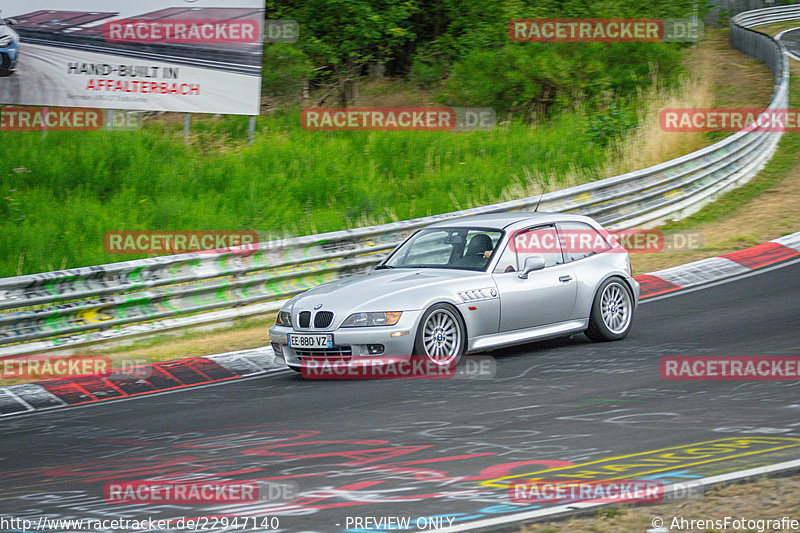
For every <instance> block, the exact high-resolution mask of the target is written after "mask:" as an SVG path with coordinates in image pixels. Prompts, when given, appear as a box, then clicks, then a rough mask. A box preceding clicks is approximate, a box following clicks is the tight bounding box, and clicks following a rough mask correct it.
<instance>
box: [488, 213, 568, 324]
mask: <svg viewBox="0 0 800 533" xmlns="http://www.w3.org/2000/svg"><path fill="white" fill-rule="evenodd" d="M534 255H540V256H542V257H544V259H545V267H544V268H543V269H541V270H536V271H533V272H530V273H529V275H528V277H527V279H521V278H520V277H519V274H520V272H521V271H522V269H523V266H524V265H525V259H526V258H527V257H530V256H534ZM492 277H493V278H494V282H495V284H496V285H497V290H498V293H499V296H500V331H501V332H504V331H514V330H518V329H524V328H531V327H535V326H543V325H546V324H553V323H556V322H563V321H566V320H569V319H570V317H571V315H572V309H573V307H574V306H575V298H576V296H577V283H576V281H575V273H574V271H573V267H572V265H570V264H565V263H564V255H563V253H562V251H561V245H560V243H559V239H558V234H557V233H556V229H555V227H554V226H553V225H552V224H549V225H544V226H542V225H539V226H535V227H531V228H527V229H525V230H522V231H517V232H515V233H514V234H513V235H512V236H511V237H510V238H509V240H508V243H507V244H506V248H505V250H504V251H503V252H502V254H501V255H500V260H499V262H498V263H497V266H496V267H495V269H494V272H493V274H492Z"/></svg>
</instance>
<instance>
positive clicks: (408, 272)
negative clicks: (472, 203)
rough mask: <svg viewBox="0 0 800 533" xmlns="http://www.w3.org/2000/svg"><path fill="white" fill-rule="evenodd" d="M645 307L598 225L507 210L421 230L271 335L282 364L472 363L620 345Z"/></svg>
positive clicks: (316, 296)
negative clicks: (571, 346)
mask: <svg viewBox="0 0 800 533" xmlns="http://www.w3.org/2000/svg"><path fill="white" fill-rule="evenodd" d="M638 299H639V284H638V283H637V282H636V280H635V279H633V276H632V274H631V265H630V258H629V255H628V251H627V250H626V249H625V248H623V247H622V246H621V245H620V244H619V243H618V242H617V241H616V240H615V239H614V238H613V236H611V235H610V234H609V232H607V231H606V230H605V229H604V228H603V227H602V226H600V224H598V223H597V222H596V221H594V220H592V219H591V218H589V217H585V216H580V215H569V214H561V213H499V214H489V215H477V216H471V217H464V218H458V219H452V220H447V221H443V222H439V223H436V224H433V225H430V226H427V227H425V228H422V229H420V230H417V231H416V232H414V233H412V234H411V235H410V236H409V237H408V238H407V239H406V240H405V241H404V242H403V243H402V244H400V245H399V246H397V247H396V248H395V249H394V250H393V251H392V252H391V253H390V254H388V255H387V256H386V257H385V258H384V259H383V260H382V261H381V262H380V263H379V264H378V265H377V266H375V268H374V269H373V270H372V271H371V272H369V273H368V274H361V275H357V276H352V277H349V278H345V279H341V280H338V281H334V282H330V283H326V284H324V285H320V286H319V287H315V288H313V289H310V290H308V291H306V292H304V293H302V294H300V295H297V296H295V297H294V298H292V299H291V300H289V301H288V302H287V303H286V304H285V305H284V306H283V307H282V308H281V310H280V311H279V312H278V316H277V320H276V323H275V325H274V326H272V327H271V328H270V330H269V333H270V341H271V345H272V348H273V350H274V352H275V355H276V356H277V357H279V358H283V360H284V361H285V362H286V364H287V365H288V366H289V367H290V368H292V369H294V370H297V371H300V368H301V366H302V364H303V359H304V358H314V359H316V360H318V359H319V358H323V359H326V360H327V359H330V360H331V361H336V362H337V363H347V362H348V361H350V360H351V358H357V359H359V360H364V358H376V359H379V358H381V357H389V356H390V357H392V358H396V357H397V356H406V355H407V356H409V357H411V356H420V357H423V358H427V359H426V360H429V361H431V362H433V363H435V364H438V365H453V364H456V363H457V362H458V360H459V359H460V358H461V356H462V355H464V354H466V353H472V352H481V351H487V350H491V349H494V348H498V347H502V346H510V345H515V344H522V343H527V342H531V341H536V340H542V339H547V338H554V337H561V336H566V335H569V334H575V333H580V332H583V333H585V334H586V336H587V337H589V338H590V339H592V340H596V341H615V340H620V339H622V338H624V337H625V336H626V335H627V334H628V332H629V331H630V330H631V326H632V324H633V314H634V311H635V310H636V306H637V303H638Z"/></svg>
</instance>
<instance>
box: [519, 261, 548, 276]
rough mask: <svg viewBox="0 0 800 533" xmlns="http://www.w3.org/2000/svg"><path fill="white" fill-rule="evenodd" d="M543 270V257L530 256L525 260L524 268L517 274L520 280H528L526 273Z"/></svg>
mask: <svg viewBox="0 0 800 533" xmlns="http://www.w3.org/2000/svg"><path fill="white" fill-rule="evenodd" d="M543 268H544V257H542V256H541V255H531V256H529V257H526V258H525V267H524V268H523V269H522V272H520V273H519V277H520V279H528V273H530V272H533V271H534V270H541V269H543Z"/></svg>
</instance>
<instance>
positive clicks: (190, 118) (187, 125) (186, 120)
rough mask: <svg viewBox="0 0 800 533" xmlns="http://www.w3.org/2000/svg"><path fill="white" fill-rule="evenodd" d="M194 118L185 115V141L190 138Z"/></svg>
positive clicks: (187, 114)
mask: <svg viewBox="0 0 800 533" xmlns="http://www.w3.org/2000/svg"><path fill="white" fill-rule="evenodd" d="M191 123H192V116H191V115H190V114H189V113H184V114H183V140H184V141H185V140H187V139H188V138H189V128H190V127H191Z"/></svg>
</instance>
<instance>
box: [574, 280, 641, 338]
mask: <svg viewBox="0 0 800 533" xmlns="http://www.w3.org/2000/svg"><path fill="white" fill-rule="evenodd" d="M632 324H633V296H631V291H630V289H629V288H628V286H627V285H626V284H625V282H624V281H622V280H621V279H619V278H609V279H607V280H605V281H604V282H603V283H602V284H601V285H600V288H599V289H597V294H595V297H594V302H592V312H591V314H590V315H589V328H588V329H587V330H586V331H585V333H586V336H587V337H589V338H590V339H592V340H593V341H618V340H620V339H624V338H625V337H626V336H627V335H628V333H629V332H630V330H631V325H632Z"/></svg>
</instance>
